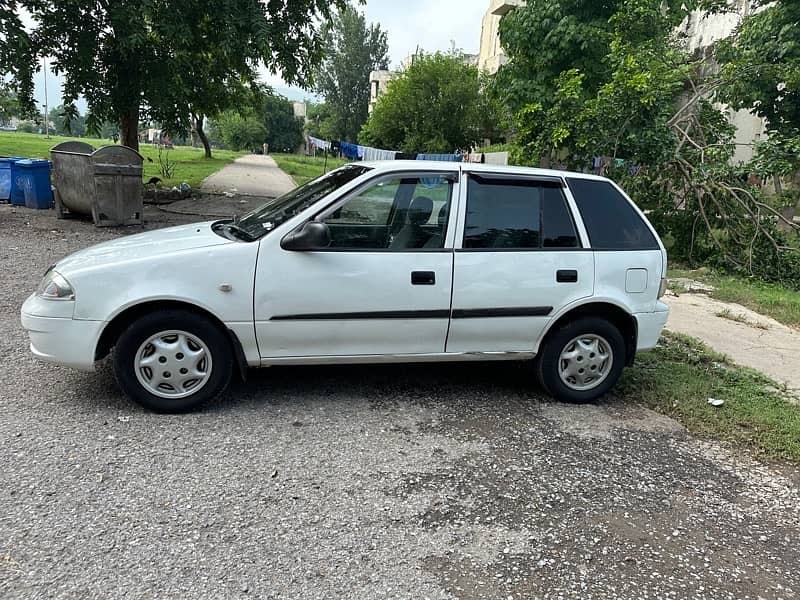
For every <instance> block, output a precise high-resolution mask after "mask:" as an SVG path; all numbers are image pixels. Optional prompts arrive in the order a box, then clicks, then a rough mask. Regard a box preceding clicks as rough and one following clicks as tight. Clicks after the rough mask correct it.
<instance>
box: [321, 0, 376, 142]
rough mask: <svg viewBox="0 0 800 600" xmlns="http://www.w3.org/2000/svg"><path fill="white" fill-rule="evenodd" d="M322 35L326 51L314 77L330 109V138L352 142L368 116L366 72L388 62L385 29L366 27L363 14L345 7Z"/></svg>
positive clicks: (367, 77) (334, 17) (328, 24)
mask: <svg viewBox="0 0 800 600" xmlns="http://www.w3.org/2000/svg"><path fill="white" fill-rule="evenodd" d="M322 35H323V39H324V41H325V48H326V53H325V58H324V60H323V61H322V63H321V65H320V67H319V68H318V69H317V70H316V73H315V77H314V79H315V81H316V84H315V88H316V90H317V91H318V92H319V93H320V94H322V95H323V96H324V97H325V104H326V105H327V107H328V109H329V110H330V120H331V125H332V128H333V130H332V131H331V135H330V137H331V138H336V139H342V140H349V141H355V139H356V138H357V137H358V133H359V131H361V127H362V126H363V125H364V123H365V122H366V121H367V117H368V116H369V97H370V90H369V74H370V72H371V71H375V70H377V69H385V68H386V67H387V65H388V63H389V58H388V56H387V51H388V47H389V46H388V42H387V36H386V32H385V31H382V30H381V27H380V25H378V24H370V25H369V27H368V26H367V23H366V20H365V18H364V15H363V14H361V13H360V12H358V11H357V10H356V9H354V8H353V7H352V6H347V7H346V8H344V9H342V10H341V11H339V12H338V13H337V14H335V15H333V16H332V17H331V18H330V20H329V21H328V22H327V23H326V24H325V25H324V26H323V30H322Z"/></svg>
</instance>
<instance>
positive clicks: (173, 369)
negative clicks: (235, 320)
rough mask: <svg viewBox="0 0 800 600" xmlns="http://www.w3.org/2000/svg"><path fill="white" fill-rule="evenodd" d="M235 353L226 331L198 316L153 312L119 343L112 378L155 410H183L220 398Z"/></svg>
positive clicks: (189, 313) (122, 336)
mask: <svg viewBox="0 0 800 600" xmlns="http://www.w3.org/2000/svg"><path fill="white" fill-rule="evenodd" d="M232 356H233V353H232V350H231V345H230V342H229V340H228V339H227V337H226V335H225V332H224V331H222V330H221V329H220V328H219V327H218V326H217V325H216V324H215V323H213V322H212V321H210V320H209V319H207V318H205V317H202V316H200V315H197V314H194V313H191V312H188V311H181V310H163V311H157V312H154V313H151V314H148V315H145V316H144V317H141V318H140V319H138V320H136V321H135V322H134V323H133V324H132V325H131V326H130V327H128V329H126V330H125V331H124V332H123V333H122V335H121V336H120V338H119V340H117V344H116V350H115V352H114V374H115V375H116V378H117V382H118V383H119V385H120V387H121V388H122V391H123V392H125V394H126V395H127V396H129V397H130V398H131V399H132V400H134V401H135V402H138V403H139V404H141V405H143V406H145V407H146V408H149V409H151V410H154V411H157V412H185V411H189V410H192V409H195V408H198V407H200V406H201V405H202V404H204V403H206V402H208V401H210V400H212V399H214V398H216V397H217V396H218V395H219V394H221V393H222V392H223V391H224V390H225V388H226V387H227V386H228V383H229V382H230V379H231V372H232V368H233V358H232Z"/></svg>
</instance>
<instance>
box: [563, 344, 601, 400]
mask: <svg viewBox="0 0 800 600" xmlns="http://www.w3.org/2000/svg"><path fill="white" fill-rule="evenodd" d="M613 364H614V355H613V352H612V351H611V345H610V344H609V343H608V342H607V341H606V340H605V339H604V338H602V337H601V336H599V335H595V334H593V333H590V334H587V335H581V336H578V337H576V338H574V339H573V340H572V341H570V342H569V343H568V344H567V345H566V346H564V349H563V350H562V351H561V356H560V357H559V361H558V374H559V376H560V377H561V381H562V382H564V385H566V386H567V387H568V388H570V389H572V390H576V391H581V392H582V391H586V390H591V389H594V388H596V387H597V386H598V385H600V384H601V383H603V381H605V380H606V378H607V377H608V374H609V373H610V372H611V367H612V365H613Z"/></svg>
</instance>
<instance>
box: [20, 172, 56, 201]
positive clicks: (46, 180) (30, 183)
mask: <svg viewBox="0 0 800 600" xmlns="http://www.w3.org/2000/svg"><path fill="white" fill-rule="evenodd" d="M16 167H17V171H18V173H19V177H18V178H17V182H18V183H19V182H21V187H22V188H23V193H24V197H25V206H27V207H28V208H50V207H51V206H52V204H53V194H52V192H51V190H50V161H49V160H21V161H19V162H18V163H16Z"/></svg>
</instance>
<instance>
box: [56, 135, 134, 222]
mask: <svg viewBox="0 0 800 600" xmlns="http://www.w3.org/2000/svg"><path fill="white" fill-rule="evenodd" d="M50 156H51V157H52V160H53V183H54V185H55V188H56V194H55V201H56V209H57V210H58V215H59V217H63V215H64V213H65V212H72V213H78V214H84V215H92V219H93V220H94V224H95V225H97V226H98V227H104V226H110V225H141V224H142V212H143V207H144V205H143V201H142V169H143V167H142V164H143V162H144V159H143V157H142V155H141V154H139V153H138V152H136V150H133V149H132V148H128V147H127V146H104V147H102V148H100V149H99V150H95V149H94V147H93V146H91V145H89V144H86V143H84V142H63V143H61V144H58V145H57V146H54V147H53V148H52V149H51V150H50Z"/></svg>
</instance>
